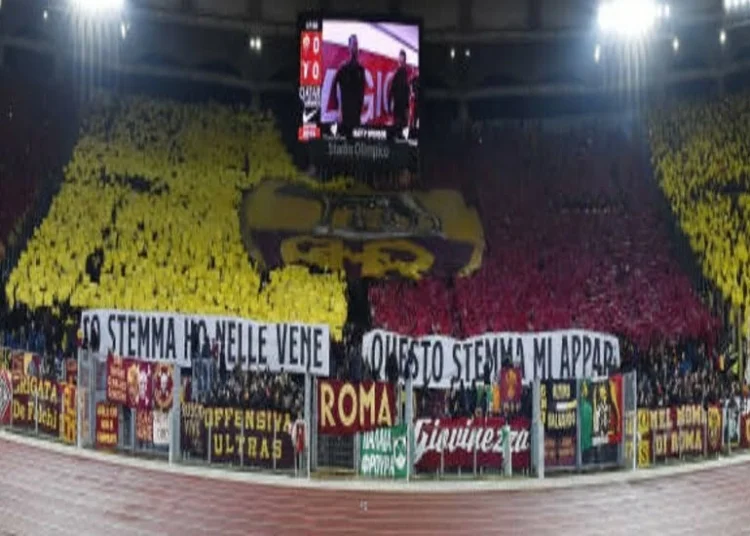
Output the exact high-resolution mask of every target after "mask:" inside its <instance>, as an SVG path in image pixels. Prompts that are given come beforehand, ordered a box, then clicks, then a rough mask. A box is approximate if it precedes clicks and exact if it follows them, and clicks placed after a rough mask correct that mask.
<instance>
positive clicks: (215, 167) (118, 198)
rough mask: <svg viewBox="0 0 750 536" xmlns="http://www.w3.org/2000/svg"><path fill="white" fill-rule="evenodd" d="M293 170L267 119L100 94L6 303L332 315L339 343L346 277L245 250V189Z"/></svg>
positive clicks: (314, 318)
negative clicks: (269, 262)
mask: <svg viewBox="0 0 750 536" xmlns="http://www.w3.org/2000/svg"><path fill="white" fill-rule="evenodd" d="M296 174H297V172H296V170H295V168H294V166H293V165H292V162H291V160H290V158H289V156H288V155H287V153H286V152H285V150H284V147H283V144H282V143H281V141H280V138H279V135H278V133H277V131H276V130H275V128H274V122H273V120H272V118H271V117H270V116H267V115H263V114H260V115H259V114H254V113H251V112H249V111H247V110H244V109H233V108H230V107H226V106H220V105H191V104H179V103H176V102H171V101H154V100H150V99H147V98H143V97H127V98H123V99H116V98H113V97H111V96H106V95H102V96H99V97H98V98H97V99H96V100H95V101H94V103H93V104H92V105H91V106H90V109H89V110H88V112H87V113H86V115H85V117H84V120H83V126H82V135H81V137H80V139H79V140H78V143H77V145H76V147H75V149H74V152H73V156H72V159H71V160H70V162H69V163H68V165H67V167H66V169H65V179H64V183H63V186H62V189H61V191H60V193H59V195H58V196H57V197H56V198H55V199H54V202H53V204H52V207H51V209H50V211H49V214H48V216H47V217H46V219H45V220H44V222H43V223H42V224H41V226H40V227H39V228H38V229H37V230H36V232H35V233H34V237H33V239H32V240H30V242H29V244H28V247H27V249H26V250H25V251H24V253H23V255H22V256H21V258H20V260H19V263H18V266H17V268H16V269H15V270H14V272H13V273H12V274H11V276H10V278H9V281H8V284H7V287H6V294H7V297H8V301H9V302H10V305H11V307H12V306H14V305H15V304H22V305H24V306H26V307H28V308H30V309H32V310H36V309H39V308H46V309H52V310H53V311H54V310H56V309H58V308H59V307H60V306H62V305H63V304H68V303H69V304H70V305H71V306H72V307H73V308H75V309H80V308H104V309H131V310H142V311H180V312H184V313H201V314H222V315H234V316H241V317H246V318H254V319H257V320H262V321H271V322H276V321H289V320H297V321H304V322H309V323H324V324H328V325H330V327H331V332H332V334H333V337H334V339H340V337H341V332H342V327H343V325H344V322H345V320H346V314H347V309H346V299H345V281H344V279H343V276H342V275H341V274H338V273H327V274H323V275H315V276H313V275H311V274H310V273H309V271H308V270H306V269H303V268H299V267H289V268H284V269H281V270H278V271H275V272H272V273H271V274H269V275H268V277H264V275H263V274H261V273H259V271H258V270H256V269H255V268H254V267H253V266H252V265H251V263H250V262H249V260H248V255H247V252H246V250H245V247H244V246H243V242H242V238H241V234H240V225H239V217H238V206H239V203H240V199H241V195H242V191H243V190H244V189H247V188H250V187H252V186H253V185H254V184H256V183H258V181H259V180H261V179H263V178H266V177H274V178H282V179H289V180H292V179H295V178H296ZM290 296H294V299H293V300H290V299H289V297H290Z"/></svg>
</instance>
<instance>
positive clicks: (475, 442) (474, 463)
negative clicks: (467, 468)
mask: <svg viewBox="0 0 750 536" xmlns="http://www.w3.org/2000/svg"><path fill="white" fill-rule="evenodd" d="M469 422H471V421H469ZM469 433H471V425H469ZM477 443H478V441H477V440H476V436H475V438H474V443H473V444H472V445H471V450H472V453H473V474H474V478H476V476H477Z"/></svg>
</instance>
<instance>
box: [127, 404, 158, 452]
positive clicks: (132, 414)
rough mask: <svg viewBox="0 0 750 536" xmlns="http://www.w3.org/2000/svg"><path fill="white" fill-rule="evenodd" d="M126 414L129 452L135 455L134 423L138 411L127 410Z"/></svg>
mask: <svg viewBox="0 0 750 536" xmlns="http://www.w3.org/2000/svg"><path fill="white" fill-rule="evenodd" d="M128 414H129V415H130V450H131V452H133V453H134V454H135V448H136V430H135V421H136V419H138V410H137V409H128ZM152 439H153V438H152Z"/></svg>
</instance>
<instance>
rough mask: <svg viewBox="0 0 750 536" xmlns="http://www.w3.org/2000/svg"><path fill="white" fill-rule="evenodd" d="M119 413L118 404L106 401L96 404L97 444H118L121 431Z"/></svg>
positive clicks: (113, 445) (105, 446) (100, 446)
mask: <svg viewBox="0 0 750 536" xmlns="http://www.w3.org/2000/svg"><path fill="white" fill-rule="evenodd" d="M119 422H120V420H119V415H118V409H117V406H115V405H114V404H108V403H106V402H97V404H96V446H97V447H99V448H114V447H116V446H117V441H118V433H119Z"/></svg>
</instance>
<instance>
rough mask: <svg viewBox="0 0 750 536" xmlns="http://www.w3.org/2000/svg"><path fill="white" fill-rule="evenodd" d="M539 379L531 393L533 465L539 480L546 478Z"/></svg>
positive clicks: (535, 381) (536, 380)
mask: <svg viewBox="0 0 750 536" xmlns="http://www.w3.org/2000/svg"><path fill="white" fill-rule="evenodd" d="M541 386H542V384H541V381H540V380H539V378H536V379H535V380H534V384H533V387H532V391H531V402H532V403H531V440H532V445H533V458H532V464H533V466H534V467H535V468H536V476H537V478H540V479H541V478H544V422H543V421H542V404H541V402H542V399H541V394H542V389H541Z"/></svg>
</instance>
